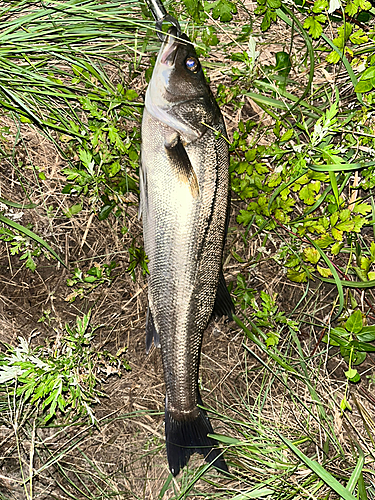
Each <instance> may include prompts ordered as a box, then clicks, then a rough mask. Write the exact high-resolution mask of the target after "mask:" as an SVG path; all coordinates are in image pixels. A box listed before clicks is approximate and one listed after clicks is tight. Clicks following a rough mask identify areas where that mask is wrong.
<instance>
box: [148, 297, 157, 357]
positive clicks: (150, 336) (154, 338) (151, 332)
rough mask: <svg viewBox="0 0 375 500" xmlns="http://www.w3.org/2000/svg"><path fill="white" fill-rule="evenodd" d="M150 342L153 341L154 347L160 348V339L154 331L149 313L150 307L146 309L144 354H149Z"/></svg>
mask: <svg viewBox="0 0 375 500" xmlns="http://www.w3.org/2000/svg"><path fill="white" fill-rule="evenodd" d="M152 341H154V344H155V347H160V337H159V334H158V332H157V331H156V328H155V324H154V319H153V317H152V313H151V311H150V306H148V308H147V316H146V353H147V354H148V353H149V350H150V349H151V346H152Z"/></svg>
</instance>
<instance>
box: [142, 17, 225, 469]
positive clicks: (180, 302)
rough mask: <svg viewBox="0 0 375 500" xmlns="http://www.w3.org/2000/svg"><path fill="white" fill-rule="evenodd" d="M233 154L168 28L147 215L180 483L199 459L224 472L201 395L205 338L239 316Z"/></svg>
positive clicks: (193, 63) (205, 91) (147, 125)
mask: <svg viewBox="0 0 375 500" xmlns="http://www.w3.org/2000/svg"><path fill="white" fill-rule="evenodd" d="M228 167H229V153H228V145H227V141H226V130H225V125H224V121H223V118H222V115H221V112H220V109H219V107H218V105H217V103H216V101H215V99H214V97H213V95H212V92H211V90H210V88H209V86H208V84H207V82H206V80H205V77H204V75H203V71H202V68H201V65H200V62H199V60H198V57H197V55H196V52H195V50H194V47H193V45H192V44H191V42H190V40H189V38H188V37H187V36H186V35H185V34H182V35H181V36H180V37H179V38H176V30H175V28H173V27H172V28H170V30H169V32H168V34H167V35H166V37H165V40H164V42H163V45H162V47H161V49H160V52H159V55H158V58H157V61H156V64H155V68H154V71H153V75H152V78H151V81H150V84H149V86H148V89H147V93H146V100H145V109H144V113H143V121H142V151H141V168H140V191H141V206H140V211H141V214H142V217H143V234H144V245H145V251H146V253H147V256H148V258H149V264H148V268H149V273H150V275H149V279H148V284H149V291H148V301H149V309H148V313H147V324H146V349H147V351H148V350H149V349H150V347H151V344H152V341H153V340H154V343H155V345H157V346H158V345H159V343H160V346H161V354H162V361H163V369H164V379H165V385H166V398H165V439H166V447H167V456H168V463H169V468H170V470H171V472H172V474H174V475H177V474H178V473H179V471H180V469H181V468H182V467H184V466H185V465H186V464H187V462H188V460H189V457H190V456H191V455H192V454H193V453H195V452H197V453H200V454H202V455H204V456H205V457H206V460H207V461H208V462H212V463H213V465H214V466H215V467H217V468H218V469H222V470H223V471H226V470H227V466H226V463H225V461H224V459H223V458H222V456H221V451H220V450H219V449H217V448H215V446H216V444H217V443H216V441H215V440H213V439H212V438H209V437H208V436H207V434H210V433H213V429H212V426H211V423H210V421H209V419H208V417H207V415H206V412H205V411H204V410H203V409H201V408H199V407H198V406H197V405H201V404H202V401H201V399H200V395H199V391H198V370H199V360H200V350H201V345H202V337H203V332H204V330H205V329H206V327H207V324H208V322H209V320H210V318H211V316H212V314H213V313H214V314H216V315H220V316H221V315H224V314H226V315H228V316H230V315H231V313H232V311H233V303H232V301H231V298H230V295H229V293H228V290H227V288H226V286H225V281H224V277H223V274H222V255H223V247H224V242H225V235H226V229H227V224H228V210H229V173H228Z"/></svg>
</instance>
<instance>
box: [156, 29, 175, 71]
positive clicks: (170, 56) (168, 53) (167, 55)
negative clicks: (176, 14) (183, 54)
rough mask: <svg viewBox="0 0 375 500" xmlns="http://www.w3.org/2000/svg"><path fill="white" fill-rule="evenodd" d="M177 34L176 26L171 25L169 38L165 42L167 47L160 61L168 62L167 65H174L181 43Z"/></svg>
mask: <svg viewBox="0 0 375 500" xmlns="http://www.w3.org/2000/svg"><path fill="white" fill-rule="evenodd" d="M176 35H177V30H176V28H174V27H171V28H170V29H169V30H168V39H167V41H166V42H164V43H166V47H165V49H164V51H163V53H162V56H161V58H160V62H161V63H162V64H166V65H167V66H173V65H174V61H175V58H176V54H177V48H178V44H179V41H178V40H177V38H176Z"/></svg>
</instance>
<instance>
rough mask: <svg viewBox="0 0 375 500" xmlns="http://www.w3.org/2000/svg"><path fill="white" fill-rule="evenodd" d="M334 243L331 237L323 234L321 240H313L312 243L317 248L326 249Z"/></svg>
mask: <svg viewBox="0 0 375 500" xmlns="http://www.w3.org/2000/svg"><path fill="white" fill-rule="evenodd" d="M334 241H335V240H334V239H333V238H331V236H330V235H329V234H325V235H324V236H322V237H321V238H317V239H316V240H314V243H315V244H316V245H318V247H319V248H327V247H329V246H330V245H332V243H334ZM331 251H332V250H331Z"/></svg>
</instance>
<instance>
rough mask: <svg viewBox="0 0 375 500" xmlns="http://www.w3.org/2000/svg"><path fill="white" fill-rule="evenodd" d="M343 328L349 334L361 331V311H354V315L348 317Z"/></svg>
mask: <svg viewBox="0 0 375 500" xmlns="http://www.w3.org/2000/svg"><path fill="white" fill-rule="evenodd" d="M345 328H346V329H347V330H348V332H351V333H359V332H360V331H361V330H362V328H363V319H362V313H361V311H358V310H357V311H354V313H353V314H351V315H350V316H349V318H348V319H347V321H346V323H345Z"/></svg>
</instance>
